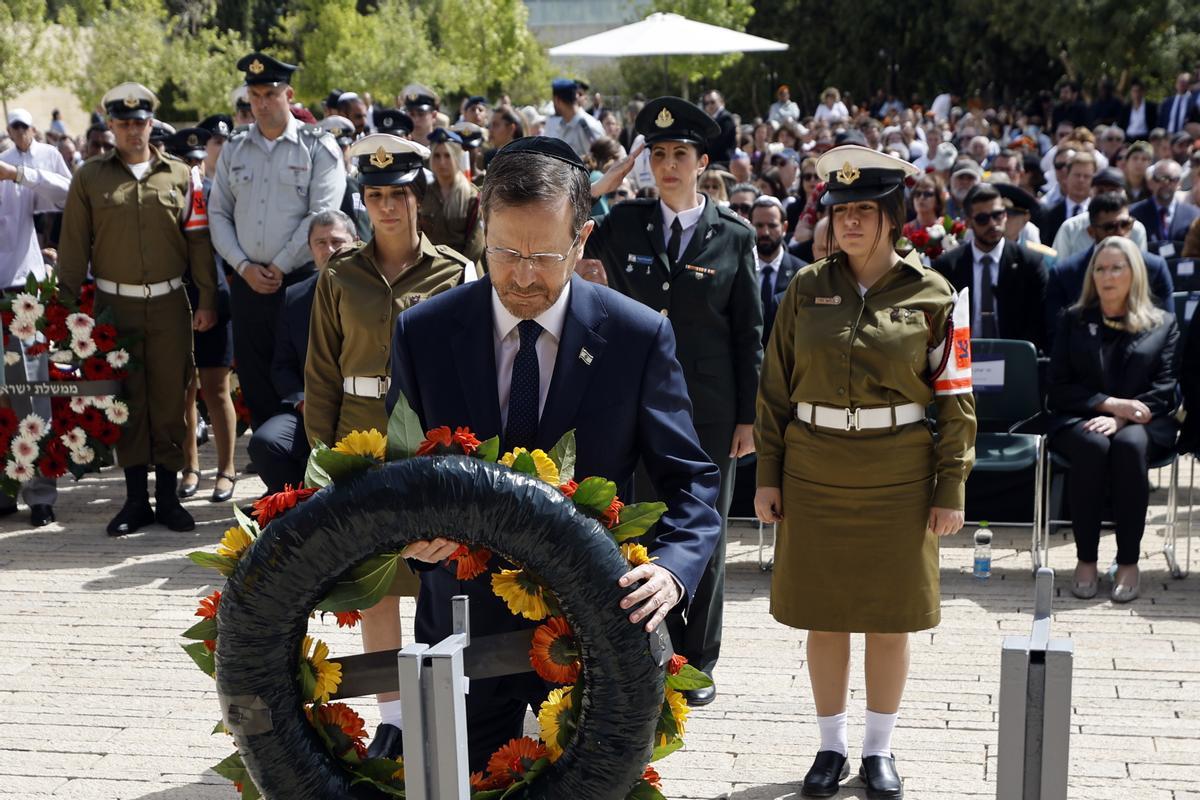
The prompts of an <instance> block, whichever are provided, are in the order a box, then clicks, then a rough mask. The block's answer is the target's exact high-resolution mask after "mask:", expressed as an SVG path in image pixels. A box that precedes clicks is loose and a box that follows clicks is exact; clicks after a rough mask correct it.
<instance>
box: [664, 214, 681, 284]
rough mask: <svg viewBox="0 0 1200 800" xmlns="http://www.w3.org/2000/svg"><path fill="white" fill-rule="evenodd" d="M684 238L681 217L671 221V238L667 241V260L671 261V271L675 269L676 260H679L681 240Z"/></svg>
mask: <svg viewBox="0 0 1200 800" xmlns="http://www.w3.org/2000/svg"><path fill="white" fill-rule="evenodd" d="M682 239H683V224H682V223H680V221H679V217H676V218H675V221H674V222H672V223H671V239H670V241H668V242H667V261H670V262H671V271H674V270H675V266H676V262H677V261H679V242H680V241H682Z"/></svg>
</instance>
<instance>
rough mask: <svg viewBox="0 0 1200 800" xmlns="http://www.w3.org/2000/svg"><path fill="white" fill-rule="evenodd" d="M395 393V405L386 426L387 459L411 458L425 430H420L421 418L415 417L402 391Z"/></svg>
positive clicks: (421, 440) (419, 444) (422, 438)
mask: <svg viewBox="0 0 1200 800" xmlns="http://www.w3.org/2000/svg"><path fill="white" fill-rule="evenodd" d="M396 394H397V396H396V407H395V408H393V409H392V416H391V417H390V418H389V419H388V427H387V460H388V461H397V460H399V459H402V458H412V457H413V456H415V455H416V454H417V448H419V447H420V446H421V442H423V441H424V440H425V431H423V430H421V420H420V418H418V417H417V412H415V411H413V409H412V406H410V405H409V404H408V398H407V397H405V396H404V392H397V393H396Z"/></svg>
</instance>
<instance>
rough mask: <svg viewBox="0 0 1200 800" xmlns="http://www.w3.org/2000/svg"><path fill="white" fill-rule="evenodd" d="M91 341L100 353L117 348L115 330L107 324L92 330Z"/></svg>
mask: <svg viewBox="0 0 1200 800" xmlns="http://www.w3.org/2000/svg"><path fill="white" fill-rule="evenodd" d="M92 341H93V342H95V343H96V348H97V349H98V350H99V351H100V352H101V353H107V352H109V351H110V350H112V349H113V348H115V347H116V346H117V329H116V328H114V327H113V326H112V325H108V324H102V325H97V326H96V327H94V328H92Z"/></svg>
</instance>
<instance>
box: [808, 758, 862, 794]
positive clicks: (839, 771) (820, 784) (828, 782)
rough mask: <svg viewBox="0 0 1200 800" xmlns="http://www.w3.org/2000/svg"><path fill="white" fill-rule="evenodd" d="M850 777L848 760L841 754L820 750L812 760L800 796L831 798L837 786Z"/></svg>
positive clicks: (835, 792)
mask: <svg viewBox="0 0 1200 800" xmlns="http://www.w3.org/2000/svg"><path fill="white" fill-rule="evenodd" d="M849 776H850V760H849V759H848V758H846V757H845V756H844V755H842V754H841V753H835V752H833V751H832V750H822V751H821V752H819V753H817V757H816V758H814V759H813V765H812V766H811V767H809V770H808V774H807V775H805V776H804V785H803V786H802V787H800V794H802V795H804V796H805V797H833V796H834V795H835V794H837V793H838V788H839V784H841V782H842V781H844V780H846V778H847V777H849Z"/></svg>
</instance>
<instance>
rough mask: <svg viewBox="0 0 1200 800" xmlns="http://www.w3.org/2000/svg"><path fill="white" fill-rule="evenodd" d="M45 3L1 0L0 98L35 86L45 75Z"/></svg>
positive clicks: (2, 98)
mask: <svg viewBox="0 0 1200 800" xmlns="http://www.w3.org/2000/svg"><path fill="white" fill-rule="evenodd" d="M44 14H45V4H44V3H41V2H39V0H4V2H0V101H3V103H4V112H5V117H7V116H8V101H9V100H12V99H13V98H14V97H16V96H17V95H19V94H21V93H22V92H24V91H26V90H27V89H32V88H33V87H34V86H37V85H38V83H39V81H41V79H42V77H43V76H44V75H45V74H46V69H45V68H46V66H47V63H46V58H45V41H44V40H45V37H46V31H47V25H46V21H45V17H44Z"/></svg>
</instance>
